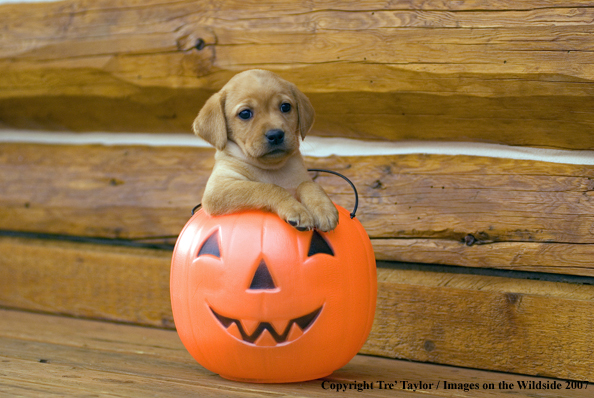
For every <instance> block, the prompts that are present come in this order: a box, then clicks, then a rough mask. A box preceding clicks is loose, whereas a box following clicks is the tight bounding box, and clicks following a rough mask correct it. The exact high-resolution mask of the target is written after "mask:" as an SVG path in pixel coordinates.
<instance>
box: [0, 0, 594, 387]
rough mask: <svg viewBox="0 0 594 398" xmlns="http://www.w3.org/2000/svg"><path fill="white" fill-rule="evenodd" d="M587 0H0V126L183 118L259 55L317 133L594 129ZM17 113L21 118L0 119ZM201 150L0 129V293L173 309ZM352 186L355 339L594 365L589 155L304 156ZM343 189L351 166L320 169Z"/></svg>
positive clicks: (531, 141) (508, 137)
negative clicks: (370, 289) (362, 307)
mask: <svg viewBox="0 0 594 398" xmlns="http://www.w3.org/2000/svg"><path fill="white" fill-rule="evenodd" d="M593 13H594V4H589V3H587V2H570V1H565V2H561V1H546V2H545V1H536V0H534V1H532V0H531V1H529V2H523V3H522V4H521V5H518V3H517V2H508V1H502V2H485V1H481V0H476V1H468V2H442V1H431V0H430V1H392V2H376V1H365V2H357V3H352V4H351V3H347V2H336V3H334V2H323V3H322V2H316V1H314V2H308V3H303V4H300V3H295V2H288V1H287V2H274V3H272V2H271V3H267V2H253V3H252V2H234V1H229V0H226V1H222V2H215V3H212V2H191V1H179V2H157V1H153V0H136V1H132V2H130V1H126V2H124V1H120V0H100V1H63V2H59V3H43V4H26V5H22V4H21V5H12V4H9V5H0V32H1V33H0V126H3V127H17V128H29V129H34V128H43V129H55V130H74V131H95V130H103V131H112V132H114V134H115V133H117V132H119V131H152V132H165V133H168V132H180V131H184V132H188V134H189V126H190V125H191V121H192V119H193V118H194V116H195V114H196V113H197V111H198V109H199V108H200V106H201V105H202V103H203V102H204V101H205V100H206V98H207V97H208V96H209V95H210V94H211V93H212V92H214V91H216V90H218V89H219V88H220V87H221V86H222V85H223V84H224V83H225V81H226V80H227V79H228V78H229V77H230V76H232V75H233V74H234V73H236V72H238V71H240V70H244V69H249V68H254V67H263V68H267V69H271V70H274V71H276V72H278V73H280V74H281V75H283V76H284V77H285V78H287V79H289V80H292V81H294V82H295V83H297V84H298V85H299V87H300V88H302V90H303V91H304V92H305V93H306V94H307V95H308V96H309V97H310V98H311V99H312V102H313V104H314V106H315V108H316V110H317V121H316V125H315V126H314V133H315V134H318V135H327V136H342V137H354V138H365V139H384V140H406V139H414V140H442V141H489V142H497V143H503V144H508V145H525V146H533V147H552V148H566V149H567V148H569V149H581V150H592V149H594V132H593V131H592V123H593V119H592V111H591V108H592V105H593V103H592V98H594V97H593V96H592V93H593V92H594V91H593V87H594V86H592V77H593V75H594V69H592V66H591V65H592V61H593V59H591V58H592V55H591V54H592V52H591V51H590V50H591V48H590V46H591V43H590V40H589V36H590V35H591V33H592V29H594V28H592V25H591V22H590V21H591V19H592V14H593ZM16 134H25V133H16ZM213 154H214V152H213V150H211V149H198V148H182V147H176V146H175V143H174V142H172V146H171V147H150V146H102V145H69V144H62V145H41V144H24V143H1V144H0V253H2V255H1V256H0V306H2V307H8V308H19V309H25V310H32V311H41V312H49V313H60V314H68V315H72V316H80V317H89V318H99V319H106V320H112V321H119V322H130V323H136V324H143V325H150V326H158V327H165V328H172V327H173V326H174V325H173V323H172V316H171V309H170V304H169V298H168V297H169V292H168V289H169V283H168V275H169V259H170V256H171V247H172V245H173V243H174V241H175V238H176V236H177V234H178V233H179V231H180V230H181V228H182V226H183V225H184V223H185V222H186V221H187V219H188V218H189V215H190V210H191V208H192V207H194V206H195V205H196V204H197V203H198V202H199V201H200V198H201V195H202V192H203V189H204V184H205V182H206V179H207V178H208V175H209V173H210V170H211V168H212V165H213ZM307 163H308V165H309V166H310V167H319V168H327V169H332V170H336V171H338V172H341V173H343V174H345V175H346V176H348V177H349V178H351V179H352V180H353V182H354V183H355V184H356V186H357V187H358V188H359V191H360V210H359V212H358V217H359V219H360V220H361V222H362V223H363V225H364V226H365V228H366V230H367V231H368V233H369V235H370V237H371V239H372V243H373V247H374V250H375V253H376V257H377V259H378V260H381V261H387V262H385V263H380V269H379V271H378V278H379V296H378V311H377V316H376V319H375V323H374V326H373V330H372V333H371V336H370V339H369V340H368V342H367V344H366V345H365V346H364V348H363V352H364V353H367V354H373V355H382V356H387V357H391V358H407V359H411V360H417V361H428V362H435V363H442V364H451V365H456V366H466V367H473V368H482V369H489V370H497V371H504V372H514V373H523V374H530V375H543V376H549V377H559V378H567V379H577V380H590V381H593V380H594V371H593V369H594V366H593V365H594V363H593V362H592V355H591V353H592V352H594V343H592V339H591V338H590V335H591V331H592V322H591V319H593V318H594V313H592V312H593V311H594V305H593V303H594V287H593V286H594V261H593V260H592V258H594V257H593V254H594V246H593V245H594V227H593V225H594V219H593V216H592V214H594V213H593V210H594V209H593V203H594V198H593V196H594V166H586V165H573V164H558V163H550V162H538V161H530V160H512V159H496V158H491V157H485V156H446V155H424V154H411V155H398V156H374V157H360V156H357V157H336V156H333V157H328V158H308V159H307ZM316 180H317V181H318V182H319V183H320V184H321V185H322V186H324V188H325V189H326V190H327V191H328V193H329V194H330V195H331V197H332V199H333V200H335V201H336V202H337V203H338V204H340V205H342V206H344V207H346V208H350V207H352V205H353V195H352V191H351V189H350V187H349V186H348V185H346V184H345V183H344V182H343V181H342V180H341V179H337V178H335V177H332V176H327V175H322V174H320V175H319V176H316Z"/></svg>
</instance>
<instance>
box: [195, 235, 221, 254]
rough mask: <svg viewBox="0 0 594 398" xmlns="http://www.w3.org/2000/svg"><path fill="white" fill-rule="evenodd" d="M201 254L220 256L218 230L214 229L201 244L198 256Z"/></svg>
mask: <svg viewBox="0 0 594 398" xmlns="http://www.w3.org/2000/svg"><path fill="white" fill-rule="evenodd" d="M203 254H210V255H211V256H215V257H218V258H221V249H220V248H219V232H218V231H216V232H215V233H214V234H212V235H210V236H209V237H208V239H206V241H205V242H204V243H203V244H202V247H201V248H200V250H199V251H198V257H200V256H202V255H203Z"/></svg>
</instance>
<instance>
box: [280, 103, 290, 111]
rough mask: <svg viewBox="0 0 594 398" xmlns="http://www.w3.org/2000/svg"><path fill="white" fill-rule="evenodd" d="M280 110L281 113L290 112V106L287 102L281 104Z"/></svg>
mask: <svg viewBox="0 0 594 398" xmlns="http://www.w3.org/2000/svg"><path fill="white" fill-rule="evenodd" d="M280 110H281V112H282V113H287V112H291V104H289V103H288V102H283V103H282V104H281V106H280Z"/></svg>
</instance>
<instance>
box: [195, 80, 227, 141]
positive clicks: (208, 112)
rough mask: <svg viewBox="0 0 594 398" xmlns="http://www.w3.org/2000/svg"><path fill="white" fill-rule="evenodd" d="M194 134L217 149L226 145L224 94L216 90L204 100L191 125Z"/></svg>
mask: <svg viewBox="0 0 594 398" xmlns="http://www.w3.org/2000/svg"><path fill="white" fill-rule="evenodd" d="M192 130H194V134H196V135H197V136H199V137H201V138H203V139H204V140H205V141H207V142H208V143H210V144H211V145H212V146H214V147H215V148H216V149H218V150H222V149H224V148H225V146H226V145H227V120H226V118H225V94H224V93H222V92H220V91H219V92H218V93H216V94H214V95H213V96H212V97H210V98H209V99H208V101H206V103H205V104H204V106H203V107H202V109H200V112H199V113H198V116H197V117H196V119H195V120H194V124H193V125H192Z"/></svg>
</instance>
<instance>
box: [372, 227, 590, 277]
mask: <svg viewBox="0 0 594 398" xmlns="http://www.w3.org/2000/svg"><path fill="white" fill-rule="evenodd" d="M467 236H468V238H467V241H468V243H466V242H460V241H459V242H456V241H453V240H447V239H373V240H372V244H373V250H374V251H375V257H376V259H377V260H386V261H401V262H408V263H425V264H441V265H456V266H462V267H473V268H498V269H505V270H513V271H531V272H547V273H554V274H570V275H587V276H594V264H593V257H592V255H593V254H594V248H593V247H592V245H591V244H565V243H543V242H492V243H485V244H474V243H475V241H474V239H475V238H474V237H473V236H472V235H470V234H469V235H467Z"/></svg>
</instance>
